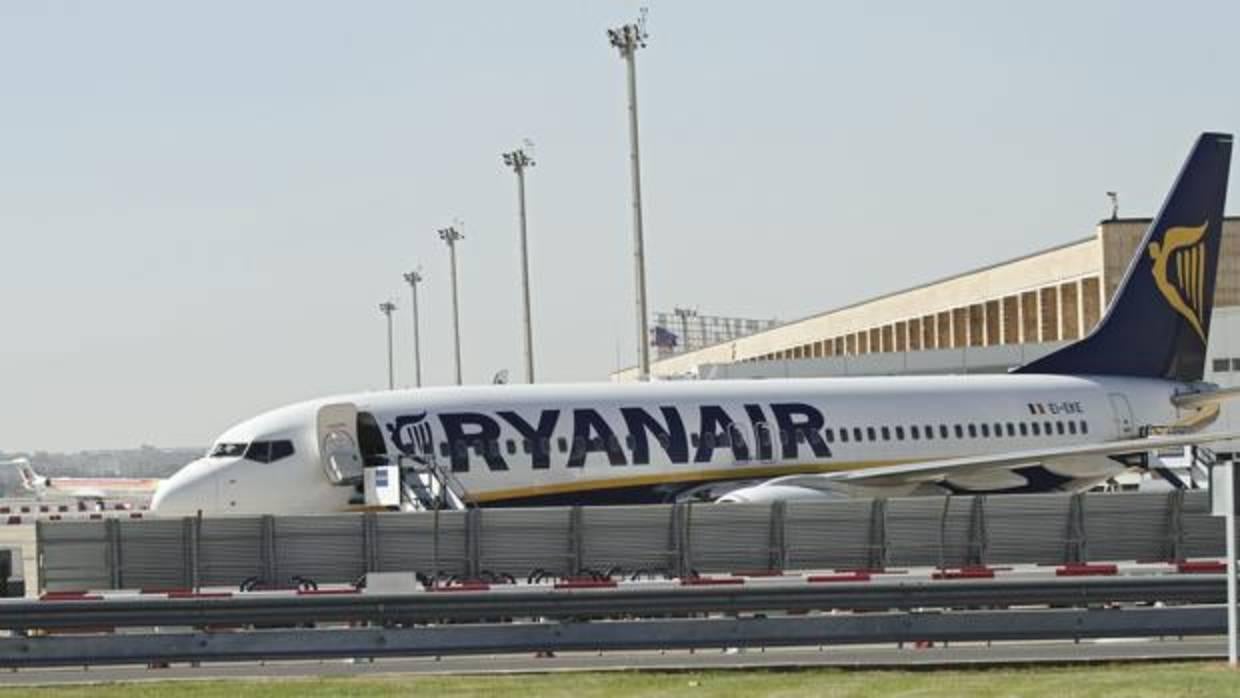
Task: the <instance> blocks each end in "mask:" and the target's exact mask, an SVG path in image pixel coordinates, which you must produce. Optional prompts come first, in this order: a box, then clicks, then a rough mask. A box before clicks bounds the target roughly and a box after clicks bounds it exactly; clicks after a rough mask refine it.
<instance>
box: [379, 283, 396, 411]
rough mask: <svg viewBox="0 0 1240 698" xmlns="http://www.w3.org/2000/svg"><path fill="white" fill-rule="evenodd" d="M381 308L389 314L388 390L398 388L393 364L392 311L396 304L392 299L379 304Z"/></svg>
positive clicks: (385, 313)
mask: <svg viewBox="0 0 1240 698" xmlns="http://www.w3.org/2000/svg"><path fill="white" fill-rule="evenodd" d="M379 310H380V311H381V312H382V313H383V314H384V315H385V316H387V332H388V341H387V349H388V390H395V389H396V370H395V368H394V367H393V365H392V311H393V310H396V304H395V303H393V302H392V301H385V302H383V303H380V304H379Z"/></svg>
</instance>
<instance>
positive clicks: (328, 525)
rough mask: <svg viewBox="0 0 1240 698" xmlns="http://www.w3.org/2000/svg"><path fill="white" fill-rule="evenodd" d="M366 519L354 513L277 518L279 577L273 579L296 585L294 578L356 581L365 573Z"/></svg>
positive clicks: (276, 570)
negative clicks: (364, 544) (363, 526)
mask: <svg viewBox="0 0 1240 698" xmlns="http://www.w3.org/2000/svg"><path fill="white" fill-rule="evenodd" d="M364 521H365V519H364V518H363V517H361V516H357V515H353V514H341V515H331V516H281V517H276V518H275V519H274V525H275V531H274V534H275V543H276V545H275V576H276V578H275V579H274V580H271V581H273V582H275V583H277V584H281V585H294V584H295V582H296V580H295V579H294V577H301V578H302V579H309V580H311V581H313V582H315V583H320V584H321V583H337V582H353V581H355V580H357V579H358V578H359V577H361V576H362V575H363V574H365V572H366V563H365V547H364V546H363V541H362V525H363V522H364Z"/></svg>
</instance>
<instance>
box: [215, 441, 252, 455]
mask: <svg viewBox="0 0 1240 698" xmlns="http://www.w3.org/2000/svg"><path fill="white" fill-rule="evenodd" d="M243 453H245V444H225V443H219V444H216V445H215V448H213V449H211V453H210V454H208V456H209V457H210V458H236V457H237V456H240V455H241V454H243Z"/></svg>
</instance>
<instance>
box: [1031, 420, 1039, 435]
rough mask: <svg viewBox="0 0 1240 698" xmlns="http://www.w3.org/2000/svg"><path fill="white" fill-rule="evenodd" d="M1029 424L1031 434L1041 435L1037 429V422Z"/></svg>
mask: <svg viewBox="0 0 1240 698" xmlns="http://www.w3.org/2000/svg"><path fill="white" fill-rule="evenodd" d="M1029 426H1030V427H1031V428H1032V429H1033V435H1034V436H1041V435H1042V434H1041V433H1040V431H1039V428H1038V423H1037V422H1033V423H1032V424H1030V425H1029Z"/></svg>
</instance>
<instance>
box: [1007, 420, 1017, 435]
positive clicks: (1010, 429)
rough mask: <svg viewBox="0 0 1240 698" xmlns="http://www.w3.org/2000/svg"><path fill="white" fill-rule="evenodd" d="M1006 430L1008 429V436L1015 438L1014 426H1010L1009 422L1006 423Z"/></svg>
mask: <svg viewBox="0 0 1240 698" xmlns="http://www.w3.org/2000/svg"><path fill="white" fill-rule="evenodd" d="M1007 428H1008V430H1007V431H1008V436H1016V425H1015V424H1012V423H1011V422H1008V423H1007Z"/></svg>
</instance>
